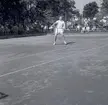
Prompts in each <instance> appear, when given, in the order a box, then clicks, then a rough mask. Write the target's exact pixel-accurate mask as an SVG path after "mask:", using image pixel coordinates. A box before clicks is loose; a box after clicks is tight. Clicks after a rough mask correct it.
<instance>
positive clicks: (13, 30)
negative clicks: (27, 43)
mask: <svg viewBox="0 0 108 105" xmlns="http://www.w3.org/2000/svg"><path fill="white" fill-rule="evenodd" d="M11 32H12V34H18V26H17V25H15V26H13V27H12V29H11Z"/></svg>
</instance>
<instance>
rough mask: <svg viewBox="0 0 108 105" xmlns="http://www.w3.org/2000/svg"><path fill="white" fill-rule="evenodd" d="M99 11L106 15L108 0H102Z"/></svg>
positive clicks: (107, 13) (107, 12)
mask: <svg viewBox="0 0 108 105" xmlns="http://www.w3.org/2000/svg"><path fill="white" fill-rule="evenodd" d="M101 12H102V13H103V15H108V0H102V4H101Z"/></svg>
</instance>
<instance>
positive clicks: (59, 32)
mask: <svg viewBox="0 0 108 105" xmlns="http://www.w3.org/2000/svg"><path fill="white" fill-rule="evenodd" d="M63 32H64V29H58V28H56V29H55V34H61V35H62V34H63Z"/></svg>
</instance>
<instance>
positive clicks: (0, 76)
mask: <svg viewBox="0 0 108 105" xmlns="http://www.w3.org/2000/svg"><path fill="white" fill-rule="evenodd" d="M106 46H108V45H103V46H100V47H95V48H91V49H88V50H85V51H82V52H80V54H82V53H85V52H89V51H91V50H95V49H99V48H103V47H106ZM73 55H76V54H73ZM71 56H72V55H69V56H65V57H61V58H58V59H56V60H51V61H49V62H44V63H41V64H38V65H33V66H29V67H27V68H24V69H19V70H17V71H14V72H10V73H6V74H3V75H0V78H2V77H5V76H8V75H12V74H15V73H18V72H21V71H25V70H28V69H32V68H35V67H38V66H42V65H45V64H49V63H52V62H55V61H59V60H62V59H64V58H67V57H71Z"/></svg>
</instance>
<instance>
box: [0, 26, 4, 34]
mask: <svg viewBox="0 0 108 105" xmlns="http://www.w3.org/2000/svg"><path fill="white" fill-rule="evenodd" d="M0 35H1V36H2V35H4V26H0Z"/></svg>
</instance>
